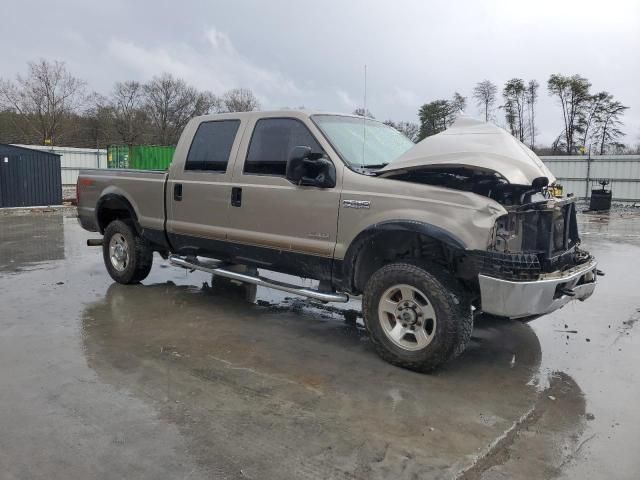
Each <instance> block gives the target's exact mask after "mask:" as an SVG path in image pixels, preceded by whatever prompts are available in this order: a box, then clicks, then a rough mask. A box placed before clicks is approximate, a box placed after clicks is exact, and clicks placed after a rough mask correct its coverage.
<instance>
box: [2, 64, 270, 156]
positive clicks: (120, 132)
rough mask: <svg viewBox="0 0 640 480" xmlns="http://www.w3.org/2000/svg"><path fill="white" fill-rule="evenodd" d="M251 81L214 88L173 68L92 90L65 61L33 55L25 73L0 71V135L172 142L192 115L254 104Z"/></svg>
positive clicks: (61, 141) (8, 138) (85, 142)
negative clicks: (1, 75) (8, 75)
mask: <svg viewBox="0 0 640 480" xmlns="http://www.w3.org/2000/svg"><path fill="white" fill-rule="evenodd" d="M259 107H260V104H259V102H258V99H257V98H256V96H255V95H254V94H253V92H251V90H249V89H246V88H236V89H232V90H229V91H227V92H224V93H223V94H222V95H215V94H214V93H213V92H210V91H207V90H198V89H196V88H195V87H194V86H192V85H189V84H188V83H186V82H185V81H184V80H182V79H180V78H176V77H174V76H173V75H171V74H169V73H163V74H162V75H159V76H156V77H154V78H152V79H151V80H150V81H148V82H146V83H142V82H138V81H133V80H131V81H125V82H116V83H115V84H114V86H113V88H112V90H111V92H110V93H109V94H108V95H106V96H105V95H101V94H98V93H96V92H90V91H89V90H88V89H87V84H86V82H85V81H83V80H81V79H79V78H77V77H75V76H73V75H72V74H71V73H70V72H69V70H68V69H67V67H66V65H65V64H64V62H58V61H53V62H49V61H46V60H40V61H38V62H30V63H29V64H28V69H27V73H26V75H17V76H16V78H15V80H10V79H0V142H1V143H26V144H40V145H47V144H51V145H66V146H78V147H93V148H102V147H105V146H107V145H109V144H128V145H132V144H158V145H174V144H176V143H177V141H178V138H179V137H180V133H181V132H182V129H183V128H184V127H185V125H186V124H187V122H188V121H189V120H190V119H191V118H193V117H194V116H197V115H204V114H207V113H223V112H241V111H252V110H257V109H258V108H259Z"/></svg>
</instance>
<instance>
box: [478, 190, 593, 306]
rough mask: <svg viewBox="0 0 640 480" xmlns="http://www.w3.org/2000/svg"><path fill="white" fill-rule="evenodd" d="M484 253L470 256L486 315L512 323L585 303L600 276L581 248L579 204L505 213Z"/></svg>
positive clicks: (550, 203) (547, 203)
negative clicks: (567, 304)
mask: <svg viewBox="0 0 640 480" xmlns="http://www.w3.org/2000/svg"><path fill="white" fill-rule="evenodd" d="M506 209H507V212H508V213H507V214H506V215H503V216H502V217H500V218H498V220H497V221H496V224H495V227H494V229H493V232H492V235H491V239H490V244H489V247H488V248H487V250H485V251H473V252H469V255H470V257H471V258H472V259H473V262H474V264H475V266H476V268H477V272H478V277H477V278H478V283H479V289H480V298H481V300H480V305H481V309H482V311H484V312H485V313H490V314H493V315H498V316H503V317H509V318H526V317H535V316H539V315H544V314H546V313H550V312H552V311H554V310H556V309H558V308H560V307H562V306H564V305H565V304H566V303H568V302H569V301H571V300H586V299H587V298H588V297H589V296H591V294H592V293H593V291H594V289H595V283H596V277H597V274H598V273H599V272H598V270H597V268H596V266H597V265H596V261H595V259H594V258H593V257H592V256H591V255H590V254H589V252H587V251H585V250H583V249H581V248H580V237H579V234H578V225H577V219H576V204H575V199H573V198H568V199H563V200H557V199H553V198H551V199H544V200H539V201H534V202H531V203H527V204H524V205H518V206H512V207H507V208H506Z"/></svg>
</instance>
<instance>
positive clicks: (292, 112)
mask: <svg viewBox="0 0 640 480" xmlns="http://www.w3.org/2000/svg"><path fill="white" fill-rule="evenodd" d="M313 115H339V116H341V117H354V118H362V117H361V116H359V115H354V114H351V113H341V112H326V111H321V110H302V109H283V110H254V111H252V112H229V113H211V114H208V115H201V116H198V117H195V118H196V119H199V120H214V119H217V118H220V119H222V118H244V117H259V118H262V117H298V118H301V117H311V116H313ZM369 120H373V121H377V120H375V119H373V118H369Z"/></svg>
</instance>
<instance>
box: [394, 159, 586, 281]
mask: <svg viewBox="0 0 640 480" xmlns="http://www.w3.org/2000/svg"><path fill="white" fill-rule="evenodd" d="M385 176H386V177H387V178H392V179H394V180H401V181H408V182H415V183H422V184H427V185H434V186H439V187H444V188H451V189H455V190H462V191H466V192H472V193H476V194H478V195H482V196H485V197H487V198H490V199H492V200H495V201H496V202H498V203H500V204H501V205H502V206H503V207H504V208H505V210H507V212H508V213H507V214H506V215H503V216H501V217H499V218H498V219H497V221H496V223H495V226H494V228H493V231H492V232H491V238H490V241H489V245H488V247H487V250H483V251H480V250H478V251H474V252H472V253H471V254H470V255H469V256H468V257H467V259H466V263H467V265H466V266H465V267H464V268H463V269H466V270H467V271H468V275H469V277H471V278H473V277H474V276H475V275H476V274H477V273H483V274H485V275H491V276H495V277H499V278H503V279H509V280H523V281H526V280H537V279H539V278H541V276H543V275H545V274H549V273H551V272H561V271H564V270H566V269H569V268H572V267H574V266H576V265H580V264H582V263H585V262H587V261H589V260H590V259H591V255H590V254H589V253H588V252H586V251H583V250H581V249H580V247H579V245H580V237H579V234H578V225H577V219H576V205H575V199H574V198H566V199H556V198H554V197H553V196H552V195H551V194H550V193H549V191H548V189H547V186H548V179H547V178H546V177H541V178H536V179H535V180H534V181H533V183H532V185H513V184H510V183H509V182H508V181H507V180H506V179H505V178H504V177H502V176H501V175H500V174H498V173H496V172H492V171H490V170H485V169H478V168H473V167H469V166H434V167H423V168H416V169H413V170H409V171H406V170H405V171H402V170H400V171H397V172H394V173H393V174H391V175H389V174H388V175H385ZM469 260H471V265H469V264H468V263H469Z"/></svg>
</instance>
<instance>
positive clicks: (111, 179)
mask: <svg viewBox="0 0 640 480" xmlns="http://www.w3.org/2000/svg"><path fill="white" fill-rule="evenodd" d="M166 180H167V172H165V171H159V170H158V171H156V170H125V169H115V168H114V169H111V168H110V169H83V170H80V174H79V176H78V184H77V199H78V218H79V220H80V223H81V224H82V225H83V227H85V228H87V229H88V230H91V231H100V232H102V229H103V228H104V227H105V225H103V224H101V222H100V219H98V218H96V214H95V212H96V208H97V206H98V200H100V202H108V201H110V198H112V197H113V198H115V197H116V196H123V197H124V198H126V199H127V200H128V201H129V203H130V205H131V208H133V212H132V213H133V214H134V215H135V218H136V219H137V220H138V223H139V225H140V227H142V228H149V229H154V230H163V229H164V220H165V201H164V197H165V185H166Z"/></svg>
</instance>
